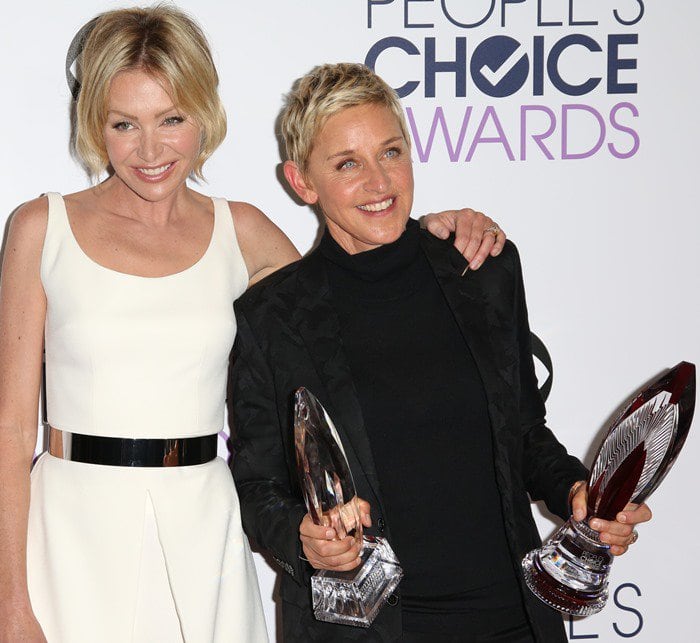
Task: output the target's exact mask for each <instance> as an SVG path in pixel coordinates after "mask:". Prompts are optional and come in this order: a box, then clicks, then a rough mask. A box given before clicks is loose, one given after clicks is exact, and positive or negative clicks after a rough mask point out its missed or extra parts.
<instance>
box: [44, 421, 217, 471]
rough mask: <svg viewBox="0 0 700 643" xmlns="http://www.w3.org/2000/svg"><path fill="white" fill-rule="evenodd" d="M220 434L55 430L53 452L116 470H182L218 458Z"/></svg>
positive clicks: (52, 430) (52, 431) (75, 460)
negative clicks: (110, 433) (174, 435)
mask: <svg viewBox="0 0 700 643" xmlns="http://www.w3.org/2000/svg"><path fill="white" fill-rule="evenodd" d="M217 438H218V435H217V434H216V433H214V434H213V435H201V436H197V437H194V438H168V439H161V438H154V439H151V438H144V439H132V438H110V437H105V436H102V435H85V434H83V433H70V432H68V431H60V430H58V429H54V428H53V427H51V430H50V433H49V453H50V454H51V455H53V456H56V457H57V458H63V459H64V460H72V461H73V462H85V463H87V464H105V465H110V466H116V467H182V466H187V465H192V464H204V463H205V462H209V461H210V460H213V459H214V458H215V457H216V452H217V448H218V440H217Z"/></svg>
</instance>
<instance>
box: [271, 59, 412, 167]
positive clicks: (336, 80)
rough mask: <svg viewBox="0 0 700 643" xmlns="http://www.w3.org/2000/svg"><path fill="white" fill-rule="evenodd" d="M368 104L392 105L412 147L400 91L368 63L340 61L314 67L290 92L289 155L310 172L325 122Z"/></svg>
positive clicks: (286, 118)
mask: <svg viewBox="0 0 700 643" xmlns="http://www.w3.org/2000/svg"><path fill="white" fill-rule="evenodd" d="M367 104H378V105H384V106H386V107H388V108H389V109H390V110H391V111H392V112H393V114H394V116H396V118H397V120H398V121H399V126H400V127H401V133H402V134H403V136H404V138H405V139H406V143H407V144H408V145H409V147H410V145H411V138H410V136H409V135H408V128H407V127H406V119H405V117H404V114H403V109H402V107H401V103H400V102H399V97H398V95H397V94H396V92H395V91H394V90H393V89H392V88H391V87H389V85H387V84H386V83H385V82H384V81H383V80H382V79H381V78H380V77H379V76H377V74H375V73H374V72H373V71H372V70H371V69H370V68H369V67H367V66H365V65H361V64H359V63H336V64H328V65H319V66H318V67H314V68H313V69H312V70H311V71H310V72H309V73H308V74H306V75H305V76H303V77H302V78H300V79H299V80H298V81H297V82H296V83H295V84H294V88H293V89H292V91H291V92H290V93H289V94H288V95H287V97H286V101H285V106H284V109H283V111H282V115H281V118H280V130H281V134H282V138H283V139H284V143H285V147H286V149H287V158H288V159H289V160H290V161H293V162H294V163H296V165H297V167H298V168H299V169H300V170H301V172H303V173H304V172H306V170H307V167H308V162H309V156H310V155H311V151H312V149H313V145H314V140H315V138H316V135H317V134H318V133H319V131H320V130H321V128H322V127H323V125H324V124H325V122H326V121H327V120H328V119H329V118H330V117H331V116H333V114H337V113H338V112H340V111H341V110H343V109H346V108H348V107H356V106H358V105H367Z"/></svg>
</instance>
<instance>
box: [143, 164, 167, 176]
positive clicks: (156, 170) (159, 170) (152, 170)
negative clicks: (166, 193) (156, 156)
mask: <svg viewBox="0 0 700 643" xmlns="http://www.w3.org/2000/svg"><path fill="white" fill-rule="evenodd" d="M171 165H172V163H168V164H167V165H161V166H160V167H140V168H139V172H143V173H144V174H146V175H147V176H158V175H159V174H163V172H165V171H166V170H167V169H169V168H170V166H171Z"/></svg>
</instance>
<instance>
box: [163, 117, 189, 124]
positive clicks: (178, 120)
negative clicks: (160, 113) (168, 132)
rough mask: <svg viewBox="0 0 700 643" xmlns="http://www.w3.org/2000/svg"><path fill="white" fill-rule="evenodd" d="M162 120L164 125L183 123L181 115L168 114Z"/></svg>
mask: <svg viewBox="0 0 700 643" xmlns="http://www.w3.org/2000/svg"><path fill="white" fill-rule="evenodd" d="M164 122H165V124H166V125H179V124H180V123H184V122H185V119H184V118H183V117H182V116H168V118H166V119H165V121H164Z"/></svg>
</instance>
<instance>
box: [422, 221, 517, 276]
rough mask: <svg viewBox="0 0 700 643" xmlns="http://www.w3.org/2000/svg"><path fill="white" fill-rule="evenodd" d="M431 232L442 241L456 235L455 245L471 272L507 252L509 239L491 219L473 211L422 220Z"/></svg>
mask: <svg viewBox="0 0 700 643" xmlns="http://www.w3.org/2000/svg"><path fill="white" fill-rule="evenodd" d="M421 222H422V225H423V226H424V227H425V228H427V230H428V232H430V233H431V234H434V235H435V236H436V237H439V238H440V239H447V237H449V236H450V233H452V232H454V233H455V240H454V245H455V248H457V250H459V252H460V253H461V254H462V255H464V258H465V259H466V260H467V261H468V262H469V269H470V270H476V269H477V268H479V266H481V264H482V263H484V261H485V259H486V257H488V256H489V255H491V256H492V257H495V256H496V255H498V254H500V252H501V250H503V245H504V244H505V242H506V235H505V233H504V232H503V230H501V228H499V227H498V224H497V223H495V222H494V220H493V219H492V218H491V217H487V216H486V215H485V214H484V213H483V212H475V211H474V210H472V209H471V208H463V209H462V210H445V211H444V212H438V213H431V214H426V215H425V216H423V217H421Z"/></svg>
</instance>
